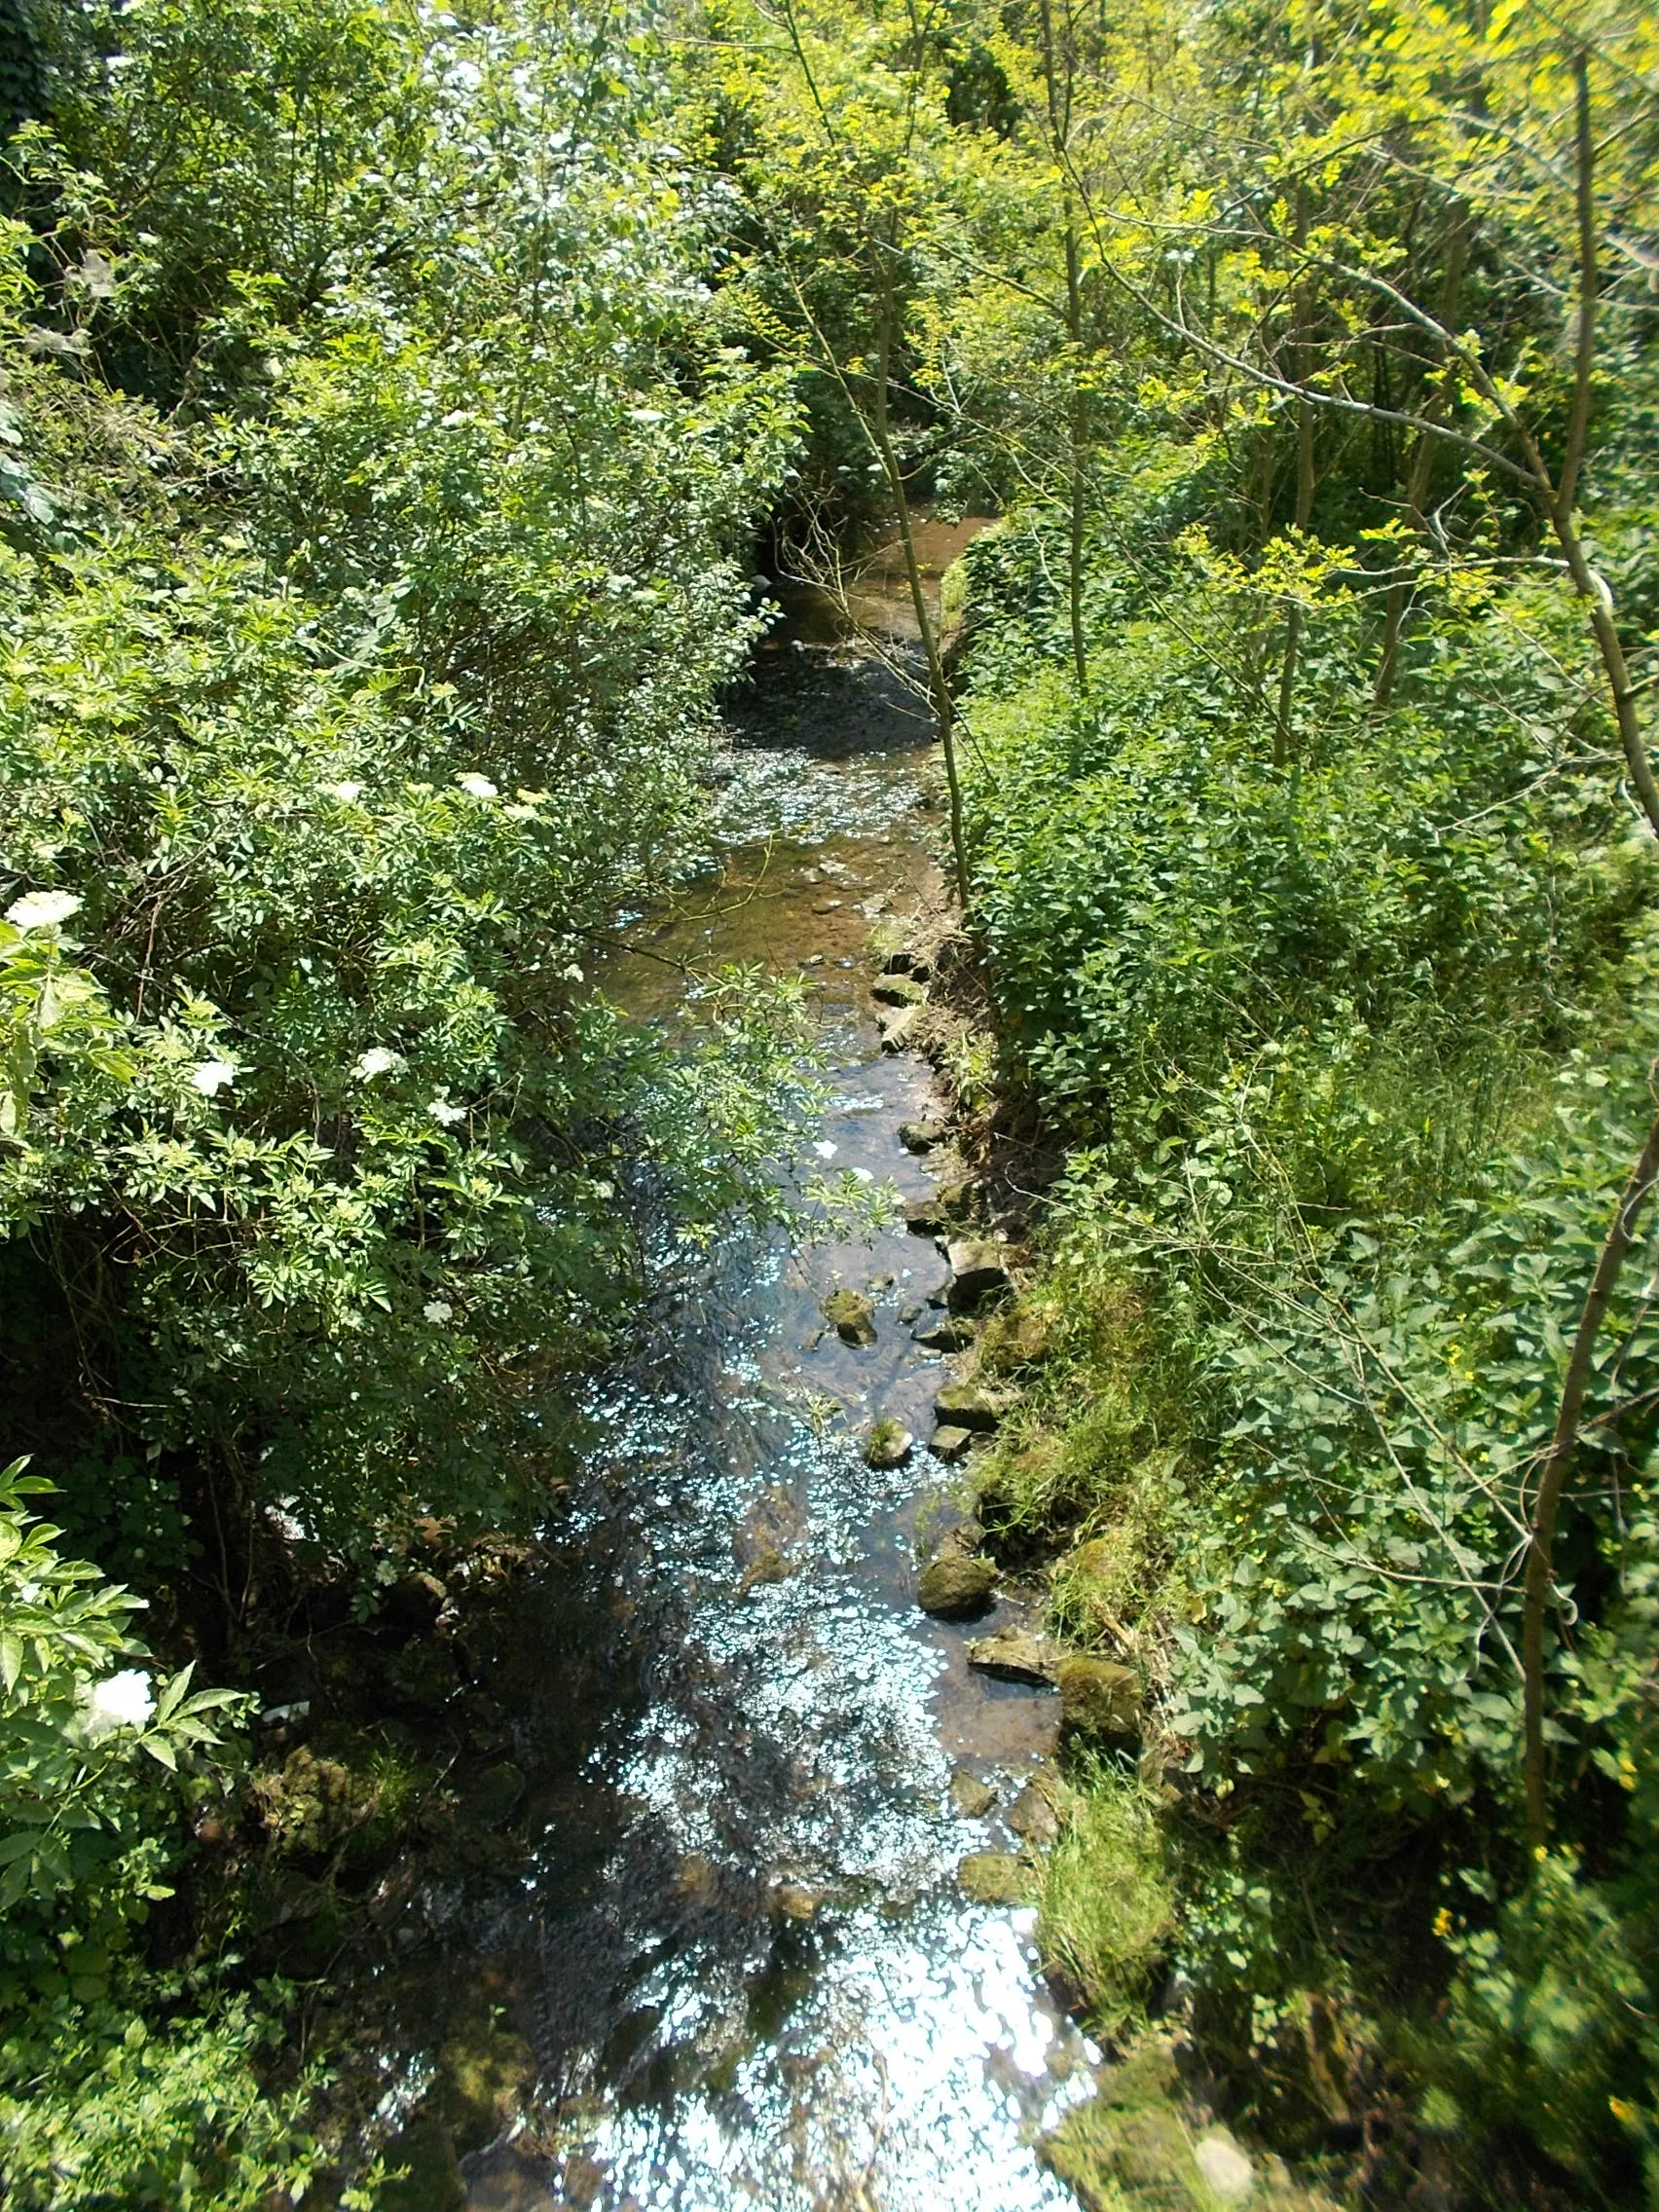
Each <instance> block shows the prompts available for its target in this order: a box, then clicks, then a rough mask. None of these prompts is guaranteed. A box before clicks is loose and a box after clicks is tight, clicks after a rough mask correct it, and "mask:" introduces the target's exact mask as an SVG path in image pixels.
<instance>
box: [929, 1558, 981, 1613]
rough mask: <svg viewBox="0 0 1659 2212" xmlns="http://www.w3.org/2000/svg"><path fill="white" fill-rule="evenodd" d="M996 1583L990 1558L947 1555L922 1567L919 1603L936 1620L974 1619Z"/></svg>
mask: <svg viewBox="0 0 1659 2212" xmlns="http://www.w3.org/2000/svg"><path fill="white" fill-rule="evenodd" d="M996 1582H997V1570H996V1568H995V1567H993V1566H992V1565H991V1562H990V1561H989V1560H988V1559H969V1558H965V1557H964V1556H963V1555H962V1554H961V1553H959V1552H948V1553H946V1554H945V1555H944V1556H943V1557H942V1558H940V1559H936V1560H931V1561H930V1562H929V1564H928V1565H927V1566H926V1567H923V1569H922V1576H921V1580H920V1582H919V1583H918V1584H917V1586H916V1603H917V1604H919V1605H920V1606H921V1608H922V1610H923V1612H924V1613H932V1614H933V1615H934V1617H935V1619H936V1620H941V1621H967V1620H972V1619H973V1618H974V1616H975V1614H976V1613H982V1612H983V1611H984V1609H985V1607H986V1605H987V1604H989V1603H990V1598H991V1592H992V1591H993V1590H994V1589H995V1588H996Z"/></svg>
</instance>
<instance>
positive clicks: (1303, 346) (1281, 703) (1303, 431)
mask: <svg viewBox="0 0 1659 2212" xmlns="http://www.w3.org/2000/svg"><path fill="white" fill-rule="evenodd" d="M1307 236H1308V187H1307V186H1306V185H1301V186H1299V187H1298V188H1297V195H1296V242H1297V244H1298V245H1299V246H1300V245H1301V244H1302V242H1303V240H1304V239H1306V237H1307ZM1309 319H1310V318H1309V302H1308V289H1307V286H1306V284H1303V285H1299V286H1298V288H1297V294H1296V381H1297V383H1298V384H1299V385H1305V384H1306V383H1307V382H1308V370H1309V350H1310V342H1309V327H1308V326H1309ZM1312 519H1313V410H1312V408H1311V407H1310V406H1309V403H1308V401H1307V400H1306V399H1298V401H1297V403H1296V527H1297V529H1298V530H1299V531H1305V530H1306V529H1307V528H1308V525H1309V523H1310V522H1311V521H1312ZM1301 650H1302V606H1301V603H1300V601H1299V602H1298V603H1297V605H1296V606H1294V607H1293V608H1291V610H1290V616H1289V619H1288V620H1287V621H1286V623H1285V626H1284V659H1283V661H1282V662H1281V663H1280V666H1279V687H1278V708H1277V712H1276V713H1275V715H1274V717H1273V766H1274V767H1275V768H1283V767H1284V766H1286V764H1287V763H1288V762H1289V759H1290V718H1291V711H1292V708H1293V706H1294V704H1295V698H1296V664H1297V660H1298V657H1299V655H1300V653H1301Z"/></svg>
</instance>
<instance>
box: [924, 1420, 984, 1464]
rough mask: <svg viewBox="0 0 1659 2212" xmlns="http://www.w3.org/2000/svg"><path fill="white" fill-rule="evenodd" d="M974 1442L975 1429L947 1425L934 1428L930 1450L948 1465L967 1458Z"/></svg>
mask: <svg viewBox="0 0 1659 2212" xmlns="http://www.w3.org/2000/svg"><path fill="white" fill-rule="evenodd" d="M973 1442H974V1431H973V1430H972V1429H971V1428H953V1427H950V1426H948V1425H947V1426H946V1427H944V1428H936V1429H935V1430H934V1432H933V1439H932V1441H931V1443H930V1444H929V1446H928V1450H929V1451H930V1452H931V1453H932V1454H933V1456H934V1457H935V1458H936V1459H942V1460H943V1461H944V1463H945V1464H946V1466H951V1465H953V1464H954V1463H955V1462H956V1460H958V1459H966V1458H967V1456H968V1454H969V1451H970V1450H971V1448H972V1446H973Z"/></svg>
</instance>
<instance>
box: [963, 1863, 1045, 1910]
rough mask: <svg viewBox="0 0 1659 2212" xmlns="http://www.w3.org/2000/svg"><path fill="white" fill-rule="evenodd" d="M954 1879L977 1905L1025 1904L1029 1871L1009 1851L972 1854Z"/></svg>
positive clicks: (1029, 1885) (1029, 1891) (1029, 1878)
mask: <svg viewBox="0 0 1659 2212" xmlns="http://www.w3.org/2000/svg"><path fill="white" fill-rule="evenodd" d="M956 1879H957V1880H958V1882H960V1883H961V1885H962V1887H963V1889H964V1890H965V1891H966V1892H967V1893H968V1895H969V1897H971V1898H972V1899H973V1900H974V1902H975V1903H976V1904H1028V1903H1029V1902H1030V1901H1031V1887H1032V1885H1031V1873H1030V1869H1029V1868H1028V1867H1026V1866H1025V1865H1023V1864H1022V1863H1021V1862H1020V1861H1019V1860H1017V1859H1015V1858H1014V1854H1013V1853H1012V1852H1010V1851H971V1852H970V1853H969V1854H968V1856H967V1858H966V1859H964V1860H963V1862H962V1863H961V1864H960V1865H959V1866H958V1867H957V1869H956Z"/></svg>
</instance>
